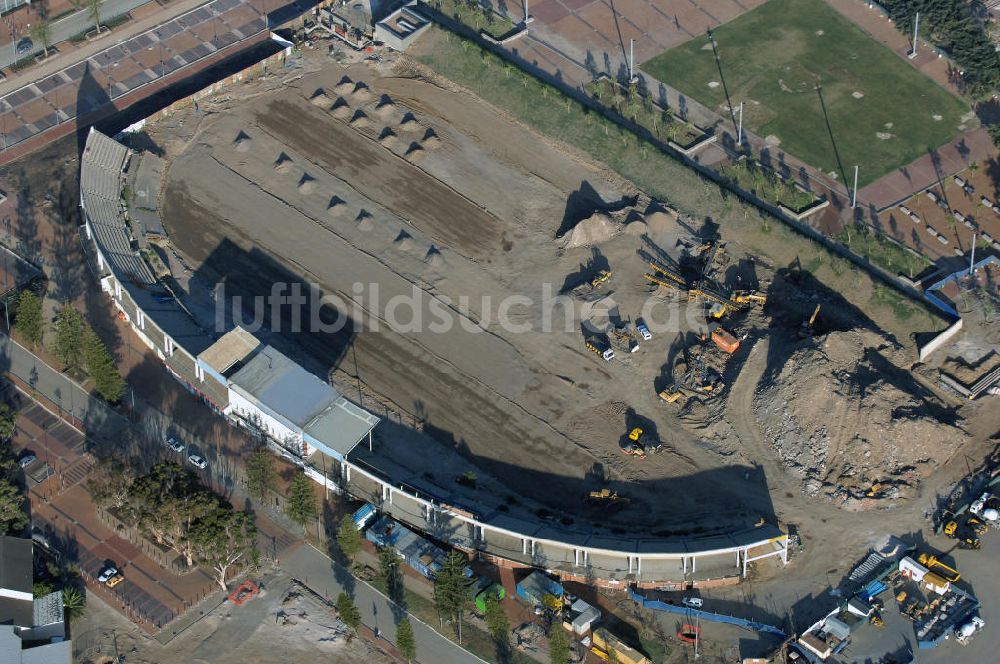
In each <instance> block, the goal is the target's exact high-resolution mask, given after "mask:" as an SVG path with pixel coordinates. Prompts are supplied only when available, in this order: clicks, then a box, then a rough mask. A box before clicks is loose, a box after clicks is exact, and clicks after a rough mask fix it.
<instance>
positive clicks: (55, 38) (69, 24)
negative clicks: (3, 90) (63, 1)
mask: <svg viewBox="0 0 1000 664" xmlns="http://www.w3.org/2000/svg"><path fill="white" fill-rule="evenodd" d="M148 2H150V0H104V3H103V4H102V5H101V20H102V21H108V20H110V19H112V18H115V17H117V16H121V15H122V14H126V13H128V12H130V11H132V10H133V9H135V8H136V7H139V6H141V5H144V4H146V3H148ZM21 13H22V14H25V17H24V18H21V17H19V18H21V20H24V21H26V22H25V24H24V25H23V26H19V30H16V31H15V33H14V34H15V35H16V38H15V39H14V41H13V42H11V44H10V47H9V48H3V49H0V67H7V66H8V65H11V64H13V63H15V62H17V61H18V60H23V59H24V58H27V57H29V56H30V55H35V54H38V53H41V52H42V50H43V49H42V44H40V43H38V40H36V39H34V38H33V37H31V30H30V28H28V25H30V24H33V22H34V21H37V20H38V18H37V16H36V17H34V18H32V17H31V16H30V15H28V14H26V13H25V12H24V11H23V10H22V12H21ZM49 27H50V29H51V30H52V42H51V44H50V45H49V51H51V50H52V47H53V46H55V45H56V44H59V43H61V42H64V41H66V40H67V39H69V38H70V37H74V36H76V35H78V34H80V33H82V32H83V31H84V30H91V29H93V27H94V22H93V21H92V20H91V18H90V12H89V11H88V10H87V9H81V10H80V11H77V12H74V13H72V14H69V15H67V16H64V17H62V18H60V19H59V20H56V21H52V22H51V23H50V24H49ZM6 33H7V36H9V35H10V32H9V31H6ZM23 37H28V38H29V39H32V41H33V42H34V47H33V48H32V50H31V52H30V53H22V54H20V55H18V54H17V53H16V51H15V49H16V47H17V42H18V41H20V40H21V39H22V38H23ZM97 41H100V40H97ZM29 71H32V70H29ZM14 77H16V75H15V76H13V77H11V78H14Z"/></svg>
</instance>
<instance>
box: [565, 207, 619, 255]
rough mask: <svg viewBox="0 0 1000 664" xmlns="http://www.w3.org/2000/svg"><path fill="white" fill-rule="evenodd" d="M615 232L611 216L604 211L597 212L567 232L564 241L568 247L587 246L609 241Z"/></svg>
mask: <svg viewBox="0 0 1000 664" xmlns="http://www.w3.org/2000/svg"><path fill="white" fill-rule="evenodd" d="M614 234H615V223H614V222H613V221H612V220H611V217H609V216H608V215H606V214H605V213H603V212H595V213H594V214H593V215H591V216H590V217H588V218H586V219H584V220H583V221H581V222H579V223H577V225H576V226H574V227H573V230H571V231H570V232H568V233H566V235H565V238H564V241H565V243H566V244H565V246H566V248H567V249H572V248H574V247H587V246H591V245H595V244H601V243H602V242H607V241H608V240H610V239H611V238H612V236H614Z"/></svg>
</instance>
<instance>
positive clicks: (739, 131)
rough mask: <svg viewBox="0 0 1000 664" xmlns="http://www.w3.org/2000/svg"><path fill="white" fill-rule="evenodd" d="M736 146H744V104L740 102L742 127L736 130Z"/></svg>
mask: <svg viewBox="0 0 1000 664" xmlns="http://www.w3.org/2000/svg"><path fill="white" fill-rule="evenodd" d="M736 145H743V102H742V101H741V102H740V127H739V129H737V130H736Z"/></svg>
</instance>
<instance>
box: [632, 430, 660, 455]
mask: <svg viewBox="0 0 1000 664" xmlns="http://www.w3.org/2000/svg"><path fill="white" fill-rule="evenodd" d="M628 439H629V443H628V444H627V445H626V446H625V449H626V450H629V451H626V452H625V453H626V454H631V455H633V456H642V457H644V456H646V455H647V454H656V453H657V452H659V451H660V441H659V440H657V439H656V438H655V437H654V436H651V435H649V434H647V433H646V432H645V430H644V429H643V428H642V427H634V428H633V429H632V430H631V431H629V432H628Z"/></svg>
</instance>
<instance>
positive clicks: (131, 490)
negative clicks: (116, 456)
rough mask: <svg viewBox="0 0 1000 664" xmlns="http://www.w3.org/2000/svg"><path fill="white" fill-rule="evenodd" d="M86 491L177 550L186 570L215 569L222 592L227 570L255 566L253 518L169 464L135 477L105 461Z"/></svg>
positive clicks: (119, 465)
mask: <svg viewBox="0 0 1000 664" xmlns="http://www.w3.org/2000/svg"><path fill="white" fill-rule="evenodd" d="M87 488H88V490H89V491H90V493H91V495H92V496H93V499H94V503H95V504H97V505H98V506H99V507H103V508H105V509H108V510H110V511H112V512H113V513H114V514H115V516H117V517H118V518H120V519H121V520H122V521H124V522H125V523H128V524H130V525H132V526H134V527H136V528H138V529H139V530H140V531H141V532H142V533H143V534H145V535H146V536H147V537H150V538H152V539H153V540H154V541H155V542H156V543H158V544H160V545H163V546H167V547H169V548H170V549H172V550H174V551H176V552H177V553H178V554H180V555H181V556H183V558H184V560H185V562H186V563H187V564H188V565H189V566H191V565H194V564H201V565H205V566H206V567H208V568H210V569H211V570H213V571H214V572H215V577H216V581H217V582H218V584H219V586H220V587H221V588H222V589H223V590H225V589H226V578H227V577H228V574H229V571H230V570H231V569H234V568H241V567H252V566H255V565H256V564H257V556H258V554H257V549H256V540H257V528H256V526H255V525H254V519H253V516H252V515H251V514H249V513H247V512H241V511H237V510H234V509H233V506H232V505H231V504H230V503H229V502H228V501H226V500H223V499H222V498H221V497H220V496H219V495H218V494H216V493H214V492H213V491H211V490H209V489H208V488H206V487H205V486H203V485H202V484H201V483H200V482H199V481H198V478H197V477H196V476H195V475H194V474H193V473H191V472H190V471H188V470H186V469H184V468H182V467H181V466H180V465H179V464H177V463H175V462H173V461H161V462H159V463H157V464H156V465H155V466H153V468H152V469H151V470H150V471H149V472H148V473H146V474H144V475H139V476H136V475H135V474H134V473H133V472H132V471H131V469H130V468H129V467H128V466H127V465H125V464H124V463H122V462H120V461H117V460H107V461H103V462H102V463H101V464H100V465H99V466H98V467H97V469H96V470H95V473H94V474H93V475H92V476H91V477H90V479H88V480H87Z"/></svg>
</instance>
